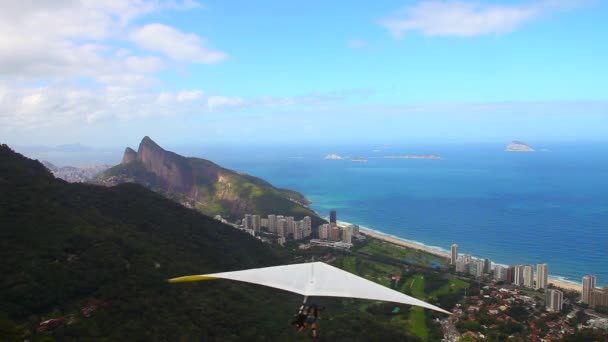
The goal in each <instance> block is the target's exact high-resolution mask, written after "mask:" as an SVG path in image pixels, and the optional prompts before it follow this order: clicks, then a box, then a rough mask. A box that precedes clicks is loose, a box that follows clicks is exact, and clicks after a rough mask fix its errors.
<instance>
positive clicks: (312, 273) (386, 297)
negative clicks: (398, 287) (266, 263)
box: [169, 262, 450, 314]
mask: <svg viewBox="0 0 608 342" xmlns="http://www.w3.org/2000/svg"><path fill="white" fill-rule="evenodd" d="M212 279H230V280H236V281H243V282H247V283H252V284H258V285H264V286H269V287H274V288H277V289H281V290H285V291H290V292H295V293H298V294H301V295H303V296H312V297H348V298H362V299H371V300H380V301H386V302H394V303H402V304H408V305H415V306H420V307H423V308H426V309H431V310H435V311H439V312H442V313H446V314H450V313H449V312H448V311H445V310H443V309H441V308H439V307H437V306H434V305H431V304H429V303H426V302H423V301H421V300H419V299H416V298H413V297H410V296H407V295H405V294H403V293H401V292H397V291H395V290H391V289H389V288H388V287H384V286H382V285H380V284H377V283H374V282H372V281H369V280H367V279H364V278H361V277H359V276H356V275H354V274H352V273H349V272H346V271H343V270H341V269H339V268H336V267H333V266H330V265H328V264H326V263H323V262H311V263H304V264H293V265H284V266H274V267H264V268H253V269H249V270H243V271H234V272H224V273H213V274H203V275H192V276H185V277H179V278H173V279H170V280H169V282H171V283H179V282H189V281H200V280H212Z"/></svg>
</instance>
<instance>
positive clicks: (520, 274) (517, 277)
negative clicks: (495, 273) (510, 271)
mask: <svg viewBox="0 0 608 342" xmlns="http://www.w3.org/2000/svg"><path fill="white" fill-rule="evenodd" d="M513 284H515V285H517V286H523V285H524V265H521V264H520V265H515V274H514V277H513Z"/></svg>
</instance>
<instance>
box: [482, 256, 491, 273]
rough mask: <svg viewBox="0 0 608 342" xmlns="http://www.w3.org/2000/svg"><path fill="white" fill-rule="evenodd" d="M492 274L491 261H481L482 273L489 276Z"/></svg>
mask: <svg viewBox="0 0 608 342" xmlns="http://www.w3.org/2000/svg"><path fill="white" fill-rule="evenodd" d="M491 272H492V260H490V259H488V258H485V259H483V273H485V274H490V273H491Z"/></svg>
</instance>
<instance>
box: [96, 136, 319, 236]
mask: <svg viewBox="0 0 608 342" xmlns="http://www.w3.org/2000/svg"><path fill="white" fill-rule="evenodd" d="M129 182H132V183H139V184H142V185H144V186H146V187H148V188H149V189H152V190H154V191H157V192H160V193H162V194H163V195H165V196H167V197H169V198H171V199H174V200H176V201H178V202H180V203H182V204H183V205H185V206H187V207H191V208H195V209H198V210H200V211H201V212H203V213H205V214H207V215H209V216H214V215H222V216H224V217H225V218H228V219H232V220H236V219H240V218H242V217H243V215H245V214H259V215H268V214H277V215H284V216H294V217H295V218H296V219H301V218H302V217H304V216H310V217H311V218H312V219H313V226H315V227H316V226H317V225H318V224H320V223H322V222H323V220H322V219H321V218H320V217H318V215H316V213H314V212H313V211H312V210H310V208H308V205H309V204H310V203H311V202H310V201H309V200H308V199H307V198H306V197H305V196H304V195H302V194H300V193H298V192H297V191H293V190H289V189H281V188H277V187H275V186H273V185H272V184H270V183H269V182H267V181H265V180H263V179H261V178H258V177H254V176H250V175H247V174H243V173H240V172H237V171H233V170H229V169H226V168H223V167H221V166H220V165H217V164H215V163H213V162H212V161H209V160H206V159H202V158H193V157H184V156H181V155H179V154H177V153H174V152H171V151H167V150H165V149H163V148H162V147H161V146H160V145H158V144H157V143H156V142H154V141H153V140H152V139H151V138H150V137H148V136H146V137H144V138H143V139H142V140H141V142H140V144H139V147H138V150H137V151H135V150H133V149H131V148H129V147H127V148H126V149H125V153H124V155H123V158H122V161H121V164H119V165H117V166H114V167H112V168H110V169H108V170H106V171H105V172H103V173H102V174H100V175H99V176H98V177H96V178H95V179H94V180H93V181H92V183H94V184H100V185H106V186H114V185H117V184H121V183H129Z"/></svg>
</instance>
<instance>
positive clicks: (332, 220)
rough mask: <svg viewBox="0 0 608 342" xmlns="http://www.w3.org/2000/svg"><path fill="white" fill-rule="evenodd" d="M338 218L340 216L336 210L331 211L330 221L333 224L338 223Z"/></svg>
mask: <svg viewBox="0 0 608 342" xmlns="http://www.w3.org/2000/svg"><path fill="white" fill-rule="evenodd" d="M337 219H338V217H337V215H336V211H335V210H332V211H330V212H329V223H330V224H331V225H336V222H338V221H337Z"/></svg>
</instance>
